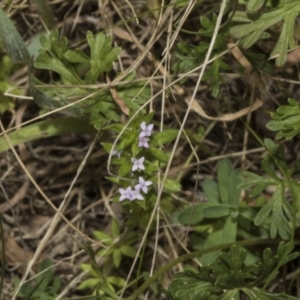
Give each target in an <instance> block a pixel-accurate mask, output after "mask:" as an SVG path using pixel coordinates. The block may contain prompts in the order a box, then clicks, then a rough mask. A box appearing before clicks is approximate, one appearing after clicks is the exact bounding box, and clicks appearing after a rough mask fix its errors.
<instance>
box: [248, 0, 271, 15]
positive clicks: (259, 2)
mask: <svg viewBox="0 0 300 300" xmlns="http://www.w3.org/2000/svg"><path fill="white" fill-rule="evenodd" d="M265 1H266V0H250V1H249V3H248V4H247V11H248V13H251V14H252V13H255V12H257V11H258V10H259V9H260V8H261V7H262V6H263V5H264V3H265Z"/></svg>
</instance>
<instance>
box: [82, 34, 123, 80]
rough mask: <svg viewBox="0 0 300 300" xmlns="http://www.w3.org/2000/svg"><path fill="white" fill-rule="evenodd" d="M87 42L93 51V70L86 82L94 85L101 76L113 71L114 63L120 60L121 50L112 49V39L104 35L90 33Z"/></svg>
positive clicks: (91, 69)
mask: <svg viewBox="0 0 300 300" xmlns="http://www.w3.org/2000/svg"><path fill="white" fill-rule="evenodd" d="M87 42H88V44H89V46H90V51H91V59H90V67H91V68H90V70H89V71H88V72H87V74H86V76H85V82H86V83H88V84H94V83H96V82H97V80H98V78H99V76H100V75H102V74H103V73H104V72H107V71H109V70H111V69H112V63H113V62H114V61H115V60H116V59H117V58H118V56H119V54H120V53H121V49H120V48H112V46H111V38H110V37H106V36H105V34H104V33H98V34H97V35H96V36H94V35H93V34H92V32H90V31H88V32H87Z"/></svg>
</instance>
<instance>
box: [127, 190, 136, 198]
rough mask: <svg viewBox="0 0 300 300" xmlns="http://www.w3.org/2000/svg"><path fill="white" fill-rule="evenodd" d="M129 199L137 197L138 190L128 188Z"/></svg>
mask: <svg viewBox="0 0 300 300" xmlns="http://www.w3.org/2000/svg"><path fill="white" fill-rule="evenodd" d="M126 191H127V199H128V200H130V201H132V200H135V199H136V192H135V191H133V190H132V188H131V187H128V188H127V190H126Z"/></svg>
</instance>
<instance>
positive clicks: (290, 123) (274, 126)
mask: <svg viewBox="0 0 300 300" xmlns="http://www.w3.org/2000/svg"><path fill="white" fill-rule="evenodd" d="M288 101H289V105H281V106H279V108H277V110H276V113H273V114H272V121H270V122H269V123H268V124H267V128H268V129H270V130H272V131H277V133H276V139H280V138H283V137H284V138H286V139H291V138H293V137H294V136H297V135H299V133H300V106H299V102H298V101H296V100H294V99H291V98H290V99H288Z"/></svg>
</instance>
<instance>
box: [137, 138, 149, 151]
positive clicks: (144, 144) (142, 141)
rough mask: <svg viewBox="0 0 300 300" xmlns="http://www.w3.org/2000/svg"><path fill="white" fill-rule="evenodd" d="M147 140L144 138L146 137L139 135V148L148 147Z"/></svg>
mask: <svg viewBox="0 0 300 300" xmlns="http://www.w3.org/2000/svg"><path fill="white" fill-rule="evenodd" d="M148 142H149V139H148V138H146V137H140V138H139V144H138V146H139V147H141V148H142V147H144V148H149V144H148Z"/></svg>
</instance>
